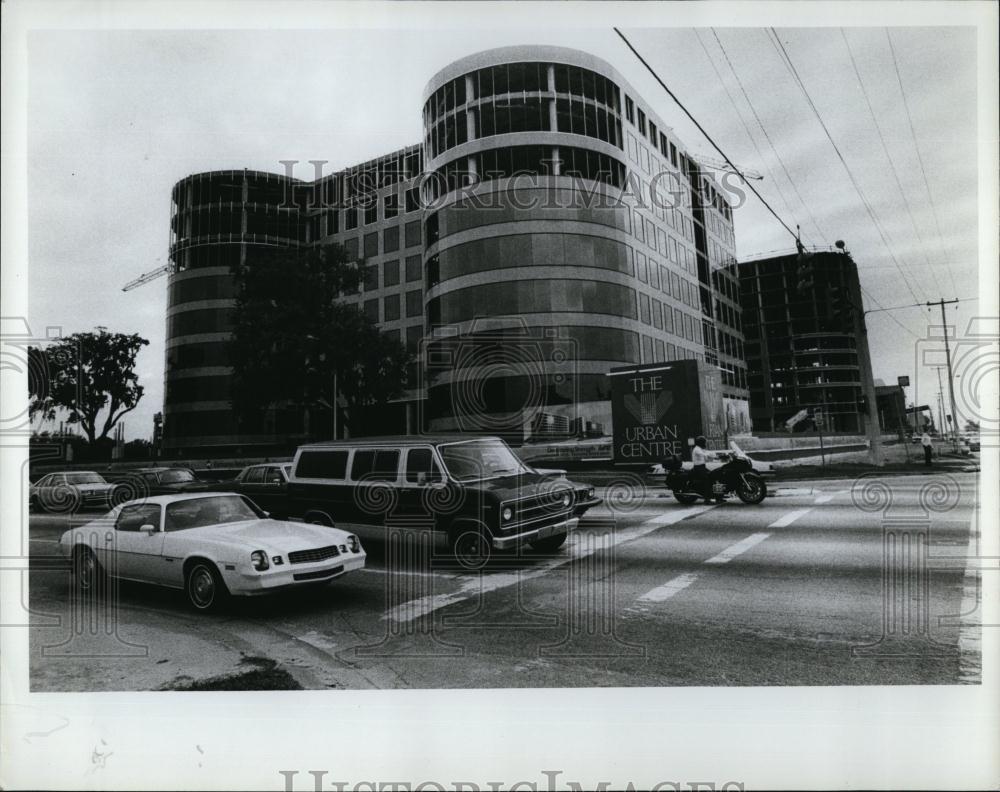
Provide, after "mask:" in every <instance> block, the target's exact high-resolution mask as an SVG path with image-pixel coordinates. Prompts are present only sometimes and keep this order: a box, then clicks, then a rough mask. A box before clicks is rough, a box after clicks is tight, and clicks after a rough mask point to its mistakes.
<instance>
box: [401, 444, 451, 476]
mask: <svg viewBox="0 0 1000 792" xmlns="http://www.w3.org/2000/svg"><path fill="white" fill-rule="evenodd" d="M443 478H444V477H443V476H442V475H441V468H440V467H439V466H438V463H437V460H435V459H434V452H433V451H431V449H429V448H411V449H410V450H409V451H407V453H406V480H407V481H408V482H410V483H411V484H423V483H425V482H427V481H442V480H443Z"/></svg>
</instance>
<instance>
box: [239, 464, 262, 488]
mask: <svg viewBox="0 0 1000 792" xmlns="http://www.w3.org/2000/svg"><path fill="white" fill-rule="evenodd" d="M243 481H244V482H246V483H247V484H260V483H261V482H263V481H264V468H259V467H252V468H250V469H249V470H247V474H246V475H245V476H244V477H243Z"/></svg>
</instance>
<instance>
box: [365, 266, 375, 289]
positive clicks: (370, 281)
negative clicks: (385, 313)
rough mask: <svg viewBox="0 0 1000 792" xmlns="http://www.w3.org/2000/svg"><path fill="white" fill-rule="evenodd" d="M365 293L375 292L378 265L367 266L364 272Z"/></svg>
mask: <svg viewBox="0 0 1000 792" xmlns="http://www.w3.org/2000/svg"><path fill="white" fill-rule="evenodd" d="M364 287H365V291H375V290H376V289H377V288H378V264H369V265H368V266H367V267H365V272H364Z"/></svg>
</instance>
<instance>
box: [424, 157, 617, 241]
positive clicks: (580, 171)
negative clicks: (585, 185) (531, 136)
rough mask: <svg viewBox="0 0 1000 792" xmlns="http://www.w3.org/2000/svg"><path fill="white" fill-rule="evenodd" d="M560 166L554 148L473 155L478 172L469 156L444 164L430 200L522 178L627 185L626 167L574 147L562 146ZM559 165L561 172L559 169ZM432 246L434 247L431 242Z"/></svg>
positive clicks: (526, 183) (430, 184) (528, 182)
mask: <svg viewBox="0 0 1000 792" xmlns="http://www.w3.org/2000/svg"><path fill="white" fill-rule="evenodd" d="M558 150H559V157H558V163H557V162H556V158H555V156H554V150H553V148H552V147H551V146H508V147H504V148H498V149H490V150H489V151H482V152H479V153H478V154H475V155H473V162H474V166H475V173H472V172H471V171H470V170H469V164H468V160H469V158H467V157H460V158H459V159H456V160H453V161H451V162H448V163H446V164H445V165H442V166H441V167H440V168H438V169H437V170H436V171H435V173H434V178H432V179H430V180H428V182H427V185H426V189H427V190H428V195H427V197H428V199H429V200H431V201H436V200H437V199H438V198H440V197H441V196H443V195H446V194H447V193H449V192H455V191H456V190H460V189H462V188H464V187H468V186H471V185H473V184H478V183H481V182H487V181H492V180H495V179H509V178H511V177H513V176H515V175H516V176H522V177H525V178H524V183H521V182H519V184H521V186H524V187H526V188H527V187H530V186H532V180H531V179H530V177H532V176H552V175H555V174H556V173H557V172H558V173H559V174H560V175H563V176H578V177H581V178H584V179H589V180H591V181H600V182H604V183H605V184H609V185H611V186H613V187H617V188H619V189H621V188H622V187H624V185H625V165H624V164H623V163H621V162H619V161H618V160H617V159H614V158H613V157H609V156H608V155H606V154H599V153H598V152H596V151H591V150H589V149H582V148H576V147H572V146H560V147H559V149H558ZM557 164H558V171H557V168H556V166H557ZM428 244H433V241H432V240H430V239H429V240H428Z"/></svg>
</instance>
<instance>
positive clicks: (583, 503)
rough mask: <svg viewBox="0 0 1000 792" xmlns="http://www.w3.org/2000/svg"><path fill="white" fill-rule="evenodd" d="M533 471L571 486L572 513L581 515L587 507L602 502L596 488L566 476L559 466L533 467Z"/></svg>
mask: <svg viewBox="0 0 1000 792" xmlns="http://www.w3.org/2000/svg"><path fill="white" fill-rule="evenodd" d="M535 472H536V473H538V474H539V475H540V476H545V477H546V478H553V479H560V480H562V481H565V482H566V483H567V484H569V485H570V486H571V487H572V488H573V504H574V508H573V514H575V515H576V516H577V517H583V515H584V514H586V513H587V510H588V509H592V508H594V507H595V506H600V505H601V504H602V503H604V499H603V498H598V497H597V493H596V490H595V489H594V488H593V487H592V486H591V485H590V484H580V483H578V482H576V481H571V480H570V479H568V478H566V471H565V470H562V469H561V468H537V467H536V468H535Z"/></svg>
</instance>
